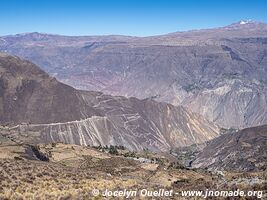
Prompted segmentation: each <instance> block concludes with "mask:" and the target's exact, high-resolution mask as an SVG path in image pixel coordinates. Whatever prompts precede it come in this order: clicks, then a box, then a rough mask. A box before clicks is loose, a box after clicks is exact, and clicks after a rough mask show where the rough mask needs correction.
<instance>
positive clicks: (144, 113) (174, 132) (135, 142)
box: [0, 54, 218, 151]
mask: <svg viewBox="0 0 267 200" xmlns="http://www.w3.org/2000/svg"><path fill="white" fill-rule="evenodd" d="M0 73H1V74H0V75H1V76H0V83H1V85H0V86H1V87H0V89H1V90H0V91H1V93H0V94H1V95H0V108H1V109H0V113H1V115H0V122H1V123H2V124H6V125H8V126H9V128H6V127H5V128H4V129H3V131H5V133H6V134H8V135H11V136H12V137H18V138H20V140H28V142H29V141H30V142H35V143H36V142H38V143H40V142H64V143H72V144H79V145H94V146H97V145H102V146H104V145H123V146H126V147H127V148H129V149H132V150H142V149H146V148H147V149H150V150H155V151H158V150H161V151H166V150H169V149H172V148H174V147H178V146H185V145H190V144H194V143H201V142H204V141H207V140H210V139H213V138H215V137H217V136H218V128H217V126H215V125H214V124H213V123H211V122H209V121H207V120H205V119H204V118H202V117H201V116H199V115H197V114H193V113H191V112H189V111H188V110H187V109H185V108H183V107H181V106H178V107H175V106H172V105H170V104H166V103H158V102H155V101H153V100H149V99H147V100H138V99H136V98H129V99H127V98H125V97H112V96H109V95H104V94H102V93H100V92H87V91H79V90H75V89H74V88H72V87H70V86H67V85H64V84H62V83H60V82H58V81H57V80H56V79H54V78H51V77H50V76H48V75H47V74H46V73H45V72H43V71H42V70H40V69H39V68H38V67H37V66H36V65H34V64H32V63H30V62H29V61H25V60H21V59H19V58H17V57H13V56H8V55H6V54H0ZM13 125H18V126H13ZM11 126H13V128H10V127H11Z"/></svg>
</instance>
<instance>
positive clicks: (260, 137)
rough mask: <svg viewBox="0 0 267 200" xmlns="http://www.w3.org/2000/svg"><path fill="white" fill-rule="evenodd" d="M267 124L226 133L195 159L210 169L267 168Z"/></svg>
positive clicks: (247, 169)
mask: <svg viewBox="0 0 267 200" xmlns="http://www.w3.org/2000/svg"><path fill="white" fill-rule="evenodd" d="M266 148H267V125H263V126H258V127H252V128H247V129H244V130H241V131H238V132H234V133H229V134H224V135H222V136H220V137H218V138H216V139H214V140H212V141H211V142H210V143H209V144H208V145H207V146H206V147H205V148H204V149H203V151H202V152H201V153H200V154H199V155H197V157H196V160H195V161H193V167H196V168H199V167H200V168H208V169H210V170H227V171H259V170H262V171H264V170H266V168H267V163H266V161H267V149H266Z"/></svg>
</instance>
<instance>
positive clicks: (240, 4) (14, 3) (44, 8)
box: [0, 0, 267, 36]
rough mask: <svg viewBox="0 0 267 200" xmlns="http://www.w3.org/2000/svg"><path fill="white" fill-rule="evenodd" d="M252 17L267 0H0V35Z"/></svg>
mask: <svg viewBox="0 0 267 200" xmlns="http://www.w3.org/2000/svg"><path fill="white" fill-rule="evenodd" d="M241 19H252V20H255V21H261V22H265V23H266V22H267V1H266V0H1V1H0V24H1V28H0V35H8V34H17V33H25V32H43V33H54V34H62V35H109V34H120V35H134V36H148V35H159V34H165V33H170V32H175V31H184V30H191V29H200V28H211V27H219V26H225V25H228V24H231V23H233V22H237V21H239V20H241Z"/></svg>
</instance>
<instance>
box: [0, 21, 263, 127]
mask: <svg viewBox="0 0 267 200" xmlns="http://www.w3.org/2000/svg"><path fill="white" fill-rule="evenodd" d="M266 49H267V26H266V24H264V23H259V22H253V21H247V22H245V23H244V22H240V23H235V24H232V25H229V26H226V27H222V28H215V29H206V30H195V31H188V32H176V33H172V34H167V35H162V36H153V37H144V38H142V37H141V38H140V37H127V36H99V37H90V36H84V37H67V36H59V35H48V34H40V33H29V34H20V35H14V36H5V37H1V38H0V50H1V51H6V52H9V53H12V54H15V55H19V56H22V57H24V58H27V59H30V60H31V61H33V62H35V63H37V64H38V65H40V66H41V67H42V69H44V70H45V71H47V72H48V73H49V74H51V75H53V76H56V77H57V78H58V79H59V80H61V81H63V82H64V83H67V84H70V85H72V86H74V87H76V88H80V89H89V90H99V91H104V92H105V93H110V94H115V95H123V96H134V97H137V98H152V99H156V100H158V101H165V102H168V103H172V104H174V105H180V104H181V105H185V106H187V107H189V108H190V109H192V110H193V111H194V112H197V113H200V114H201V115H204V116H205V117H206V118H207V119H209V120H211V121H213V122H216V123H217V124H219V125H220V126H223V127H225V128H229V127H234V128H243V127H249V126H255V125H260V124H264V123H267V117H266V116H267V102H266V101H267V98H266V94H267V89H266V84H267V80H266V77H267V68H266V66H267V57H266V55H267V54H266Z"/></svg>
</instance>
